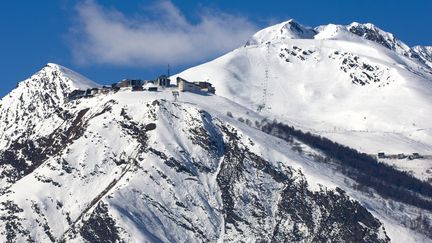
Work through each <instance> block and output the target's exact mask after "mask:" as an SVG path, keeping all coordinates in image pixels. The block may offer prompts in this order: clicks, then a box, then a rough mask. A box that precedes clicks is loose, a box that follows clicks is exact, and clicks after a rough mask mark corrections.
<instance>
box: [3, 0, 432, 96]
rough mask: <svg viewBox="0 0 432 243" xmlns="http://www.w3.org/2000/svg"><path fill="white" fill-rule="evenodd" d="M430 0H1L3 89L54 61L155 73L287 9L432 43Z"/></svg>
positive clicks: (96, 69) (226, 44)
mask: <svg viewBox="0 0 432 243" xmlns="http://www.w3.org/2000/svg"><path fill="white" fill-rule="evenodd" d="M431 9H432V1H430V0H416V1H398V0H392V1H390V0H380V1H377V0H375V1H373V0H363V1H348V0H347V1H338V0H326V1H303V0H302V1H300V0H296V1H287V0H279V1H276V0H275V1H271V0H267V1H258V0H249V1H233V0H218V1H210V0H203V1H194V0H187V1H180V0H172V1H132V0H128V1H124V0H105V1H96V0H95V1H70V0H59V1H58V0H43V1H27V0H14V1H12V0H6V1H1V3H0V57H1V58H0V83H1V86H0V97H2V96H4V95H5V94H6V93H7V92H9V91H10V90H11V89H13V88H14V87H15V86H16V83H17V82H19V81H21V80H23V79H25V78H27V77H29V76H30V75H31V74H32V73H34V72H36V71H38V70H39V69H41V68H42V67H43V66H44V65H45V64H46V63H48V62H54V63H58V64H61V65H63V66H66V67H68V68H70V69H72V70H75V71H77V72H79V73H81V74H83V75H85V76H87V77H89V78H90V79H92V80H94V81H96V82H99V83H112V82H115V81H117V80H119V79H122V78H125V77H130V78H152V77H154V76H156V75H157V74H160V73H164V72H166V66H167V64H168V63H170V64H171V67H172V73H174V72H178V71H181V70H183V69H185V68H187V67H190V66H194V65H196V64H199V63H202V62H205V61H208V60H211V59H213V58H215V57H217V56H219V55H221V54H223V53H225V52H227V51H229V50H231V49H234V48H235V47H237V46H240V45H242V44H243V43H244V42H245V41H246V40H247V37H248V36H249V35H251V34H252V33H254V32H255V31H256V30H258V29H260V28H263V27H266V26H268V25H271V24H275V23H278V22H281V21H284V20H288V19H290V18H294V19H296V20H297V21H298V22H300V23H301V24H303V25H307V26H317V25H321V24H328V23H336V24H349V23H351V22H353V21H357V22H371V23H374V24H375V25H377V26H378V27H380V28H381V29H384V30H386V31H389V32H392V33H393V34H395V35H396V37H398V38H399V39H401V40H402V41H404V42H405V43H406V44H408V45H410V46H413V45H432V17H431V12H430V11H431Z"/></svg>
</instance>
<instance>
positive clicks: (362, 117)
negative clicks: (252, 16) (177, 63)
mask: <svg viewBox="0 0 432 243" xmlns="http://www.w3.org/2000/svg"><path fill="white" fill-rule="evenodd" d="M415 54H417V55H415ZM430 57H431V55H430V48H428V47H415V48H412V49H411V48H409V47H408V46H407V45H405V44H404V43H403V42H402V41H400V40H398V39H397V38H396V37H394V36H393V35H392V34H391V33H388V32H385V31H383V30H381V29H379V28H378V27H376V26H374V25H372V24H359V23H352V24H350V25H346V26H345V25H334V24H329V25H324V26H318V27H316V28H310V27H304V26H302V25H300V24H298V23H296V22H295V21H294V20H290V21H287V22H283V23H281V24H278V25H274V26H271V27H268V28H266V29H264V30H261V31H259V32H257V33H256V34H255V35H254V36H253V37H251V39H250V40H249V41H248V42H247V44H246V45H245V46H243V47H240V48H238V49H236V50H234V51H232V52H230V53H227V54H226V55H224V56H222V57H219V58H217V59H215V60H213V61H210V62H208V63H205V64H202V65H199V66H197V67H193V68H190V69H188V70H186V71H184V72H181V73H179V74H177V75H175V76H174V77H177V76H179V77H182V78H185V79H188V80H210V82H212V83H213V84H214V85H215V86H216V90H217V94H218V95H221V96H223V97H226V98H228V99H231V100H233V101H235V102H237V103H239V104H242V105H244V106H246V107H248V108H250V109H253V110H260V111H261V113H262V114H263V115H265V116H270V117H275V118H277V119H279V120H281V121H284V122H287V123H290V124H294V125H296V126H297V127H301V128H302V129H304V130H309V131H312V132H314V133H319V134H322V135H325V136H326V137H329V138H331V139H334V140H336V141H338V142H340V143H342V144H346V145H349V146H351V147H354V148H356V149H358V150H360V151H363V152H366V153H370V154H376V153H378V152H386V153H390V154H398V153H405V154H411V153H413V152H418V153H420V154H425V155H431V154H432V126H431V124H432V115H431V113H430V111H431V110H432V69H431V67H430ZM405 162H406V164H407V165H406V166H404V169H406V168H405V167H407V168H408V170H411V169H413V171H414V173H415V175H416V176H418V177H419V178H422V179H428V178H432V175H430V174H427V173H426V170H427V169H429V168H431V167H432V161H430V160H422V162H421V163H422V164H423V166H421V168H420V169H419V168H418V166H413V167H412V168H410V166H409V162H407V161H405Z"/></svg>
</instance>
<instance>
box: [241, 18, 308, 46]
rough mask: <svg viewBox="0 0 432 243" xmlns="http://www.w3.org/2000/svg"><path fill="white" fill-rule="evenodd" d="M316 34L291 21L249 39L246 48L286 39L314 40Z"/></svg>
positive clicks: (261, 31)
mask: <svg viewBox="0 0 432 243" xmlns="http://www.w3.org/2000/svg"><path fill="white" fill-rule="evenodd" d="M315 34H316V32H315V30H314V29H313V28H310V27H306V26H303V25H301V24H299V23H298V22H297V21H295V20H294V19H289V20H287V21H284V22H282V23H279V24H276V25H273V26H270V27H267V28H265V29H263V30H260V31H258V32H257V33H256V34H254V35H253V36H252V38H251V39H249V41H248V42H247V43H246V46H249V45H259V44H263V43H267V42H272V41H280V40H284V39H312V38H313V37H314V35H315Z"/></svg>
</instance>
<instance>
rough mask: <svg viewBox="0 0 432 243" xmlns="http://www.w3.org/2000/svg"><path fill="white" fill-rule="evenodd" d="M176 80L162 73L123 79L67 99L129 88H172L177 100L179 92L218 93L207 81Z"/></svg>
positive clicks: (157, 89) (138, 89)
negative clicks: (147, 77)
mask: <svg viewBox="0 0 432 243" xmlns="http://www.w3.org/2000/svg"><path fill="white" fill-rule="evenodd" d="M176 81H177V82H176V84H175V85H172V84H171V80H170V78H169V77H168V75H161V76H159V77H157V78H156V79H154V80H141V79H123V80H121V81H119V82H117V83H113V84H112V85H110V86H106V85H105V86H102V87H101V88H91V89H87V90H74V91H72V92H71V93H69V95H68V98H67V99H68V101H72V100H76V99H80V98H89V97H93V96H96V95H106V94H109V93H116V92H119V91H127V90H129V91H132V92H142V91H148V92H158V91H160V90H165V89H170V90H172V91H173V95H174V96H175V100H177V97H178V96H179V93H178V92H193V93H197V94H206V93H211V94H215V93H216V89H215V88H214V87H213V85H212V84H211V83H209V82H207V81H188V80H186V79H183V78H180V77H177V79H176ZM174 91H175V92H174Z"/></svg>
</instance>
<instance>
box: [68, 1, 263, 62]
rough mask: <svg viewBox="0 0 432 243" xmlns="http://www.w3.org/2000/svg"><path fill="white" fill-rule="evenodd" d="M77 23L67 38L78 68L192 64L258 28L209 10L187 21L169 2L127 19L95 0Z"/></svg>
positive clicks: (86, 5)
mask: <svg viewBox="0 0 432 243" xmlns="http://www.w3.org/2000/svg"><path fill="white" fill-rule="evenodd" d="M76 10H77V13H78V21H77V22H76V24H75V25H74V26H73V28H72V29H71V35H70V36H71V37H72V39H69V41H70V42H71V44H72V45H71V46H72V54H73V56H74V58H75V60H76V61H77V62H78V63H81V64H96V63H98V64H113V65H122V66H138V65H149V66H154V65H160V64H167V63H171V64H190V63H196V62H199V61H204V60H207V59H208V58H212V57H216V56H217V55H220V54H223V53H225V52H227V51H230V50H232V49H234V48H236V47H238V46H241V45H242V44H244V43H245V42H246V41H247V39H248V38H249V37H250V36H251V35H252V34H253V33H254V32H255V30H256V26H255V25H254V24H253V23H251V22H250V21H248V20H247V19H246V18H243V17H240V16H235V15H231V14H226V13H221V12H217V11H213V10H210V9H207V10H202V11H200V13H199V14H198V22H197V23H191V22H190V21H188V20H187V19H186V17H185V16H184V14H183V13H181V12H180V10H179V9H178V8H177V7H176V6H174V5H173V4H172V3H171V2H170V1H162V2H158V3H155V4H153V5H151V6H149V7H148V8H146V9H145V10H143V12H141V13H140V15H139V16H137V15H134V16H127V15H125V14H123V13H121V12H119V11H117V10H115V9H107V8H104V7H102V6H100V5H98V4H97V3H95V2H93V1H86V2H84V3H82V4H80V5H78V6H77V7H76Z"/></svg>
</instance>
